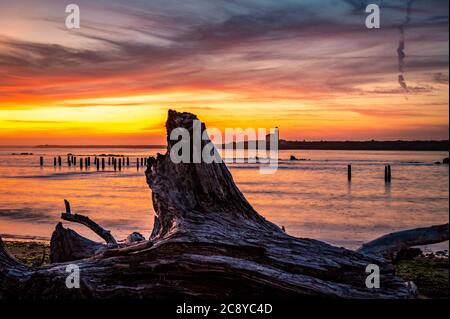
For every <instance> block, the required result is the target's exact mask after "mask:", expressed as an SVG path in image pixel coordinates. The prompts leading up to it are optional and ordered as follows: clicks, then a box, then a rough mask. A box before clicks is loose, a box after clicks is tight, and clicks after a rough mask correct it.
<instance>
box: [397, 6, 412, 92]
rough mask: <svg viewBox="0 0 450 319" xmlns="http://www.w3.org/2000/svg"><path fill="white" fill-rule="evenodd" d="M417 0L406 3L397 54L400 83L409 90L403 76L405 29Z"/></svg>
mask: <svg viewBox="0 0 450 319" xmlns="http://www.w3.org/2000/svg"><path fill="white" fill-rule="evenodd" d="M414 1H415V0H409V1H408V2H407V4H406V18H405V21H404V22H403V24H401V25H400V26H399V27H398V29H399V31H400V41H399V42H398V48H397V56H398V72H400V74H399V76H398V83H399V84H400V86H401V87H402V88H403V89H404V90H406V91H408V86H407V85H406V81H405V78H404V76H403V67H404V60H405V57H406V54H405V29H406V27H407V26H408V24H409V21H410V20H411V9H412V5H413V2H414Z"/></svg>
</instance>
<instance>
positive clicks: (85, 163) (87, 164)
mask: <svg viewBox="0 0 450 319" xmlns="http://www.w3.org/2000/svg"><path fill="white" fill-rule="evenodd" d="M84 166H86V168H88V167H89V157H86V158H85V159H84Z"/></svg>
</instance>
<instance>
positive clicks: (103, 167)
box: [102, 157, 105, 170]
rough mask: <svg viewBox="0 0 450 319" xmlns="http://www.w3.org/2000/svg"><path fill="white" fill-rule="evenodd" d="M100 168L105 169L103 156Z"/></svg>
mask: <svg viewBox="0 0 450 319" xmlns="http://www.w3.org/2000/svg"><path fill="white" fill-rule="evenodd" d="M102 170H105V158H104V157H103V158H102Z"/></svg>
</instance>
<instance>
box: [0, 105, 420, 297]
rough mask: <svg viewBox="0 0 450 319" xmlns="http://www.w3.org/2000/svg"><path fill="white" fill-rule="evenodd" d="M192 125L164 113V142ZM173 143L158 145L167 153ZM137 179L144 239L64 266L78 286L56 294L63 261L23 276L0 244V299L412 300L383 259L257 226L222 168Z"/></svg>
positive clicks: (61, 285) (174, 169)
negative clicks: (146, 197)
mask: <svg viewBox="0 0 450 319" xmlns="http://www.w3.org/2000/svg"><path fill="white" fill-rule="evenodd" d="M195 119H196V117H195V116H194V115H192V114H189V113H177V112H174V111H169V118H168V120H167V124H166V128H167V132H168V136H169V135H170V132H171V131H172V129H174V128H179V127H182V128H186V129H188V130H190V131H192V121H193V120H195ZM203 129H204V127H203ZM174 143H175V142H174V141H170V140H168V154H169V153H170V150H171V148H172V146H173V145H174ZM206 143H208V141H203V142H202V144H203V145H205V144H206ZM191 145H193V143H192V141H191ZM146 177H147V183H148V184H149V186H150V188H151V189H152V199H153V206H154V210H155V215H156V216H155V223H154V229H153V232H152V235H151V239H150V240H147V241H142V242H138V243H133V245H130V246H126V247H119V248H113V249H101V250H100V251H96V252H95V254H94V256H92V257H90V258H86V259H82V260H78V261H73V262H72V263H73V264H75V265H77V266H78V267H79V269H80V277H81V288H80V289H67V288H66V287H65V280H66V277H67V273H66V271H65V270H66V264H60V263H57V264H52V265H49V266H46V267H43V268H41V269H37V270H31V269H28V268H26V267H25V266H23V265H22V264H21V263H19V262H17V261H16V260H15V259H13V258H12V257H11V256H9V255H8V253H7V252H6V251H5V250H4V247H3V245H1V242H0V297H22V298H57V297H58V298H64V297H66V298H67V297H70V298H114V297H127V298H136V297H140V298H174V297H191V298H207V299H218V298H221V299H222V298H247V299H248V298H258V297H262V298H265V299H270V298H298V297H307V296H320V297H332V298H410V297H413V293H412V292H411V291H410V288H409V287H408V286H407V285H405V283H404V281H403V280H402V279H401V278H398V277H396V276H394V268H393V266H392V265H391V264H390V263H387V262H386V261H385V260H384V259H383V258H379V257H377V256H373V255H367V254H363V253H359V252H355V251H350V250H347V249H344V248H337V247H333V246H331V245H328V244H326V243H323V242H320V241H317V240H313V239H305V238H295V237H292V236H289V235H288V234H286V233H285V232H283V231H282V230H281V229H280V228H279V227H278V226H276V225H274V224H273V223H271V222H269V221H267V220H266V219H264V218H263V217H262V216H261V215H259V214H258V213H257V212H256V211H255V210H254V209H253V208H252V206H251V205H250V204H249V203H248V202H247V200H246V199H245V198H244V196H243V194H242V193H241V192H240V191H239V189H238V188H237V186H236V185H235V183H234V182H233V178H232V176H231V174H230V172H229V171H228V169H227V167H226V165H225V164H223V163H213V164H206V163H199V164H183V163H181V164H174V163H173V162H172V161H171V160H170V157H169V155H167V154H166V155H161V154H159V155H158V156H157V158H151V159H149V161H148V167H147V170H146ZM59 240H63V239H55V241H56V243H54V245H58V243H57V241H59ZM369 264H377V265H378V266H379V267H380V271H381V278H380V285H381V287H380V288H379V289H369V288H367V287H366V285H365V280H366V277H367V275H368V274H367V273H366V272H365V269H366V267H367V266H368V265H369Z"/></svg>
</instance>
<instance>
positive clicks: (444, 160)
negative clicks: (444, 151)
mask: <svg viewBox="0 0 450 319" xmlns="http://www.w3.org/2000/svg"><path fill="white" fill-rule="evenodd" d="M448 161H449V159H448V157H446V158H444V159H443V160H442V163H444V164H447V165H448V164H449V163H448Z"/></svg>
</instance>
